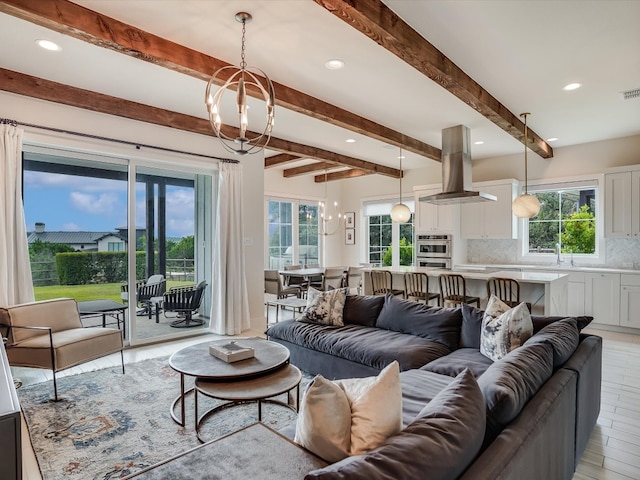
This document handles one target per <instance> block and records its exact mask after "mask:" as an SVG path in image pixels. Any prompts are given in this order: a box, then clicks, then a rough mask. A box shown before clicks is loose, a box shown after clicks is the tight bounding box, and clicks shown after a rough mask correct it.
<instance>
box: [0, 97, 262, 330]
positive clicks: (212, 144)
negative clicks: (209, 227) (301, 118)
mask: <svg viewBox="0 0 640 480" xmlns="http://www.w3.org/2000/svg"><path fill="white" fill-rule="evenodd" d="M0 105H1V106H2V108H1V110H0V116H2V117H3V118H10V119H13V120H17V121H18V122H20V123H31V124H36V125H42V126H47V127H54V128H58V129H62V130H70V131H76V132H82V133H87V134H91V135H99V136H102V137H109V138H116V139H120V140H127V141H131V142H138V143H143V144H148V145H156V146H161V147H165V148H171V149H175V150H184V151H188V152H194V153H200V154H204V155H211V156H220V157H224V158H229V154H228V153H227V152H226V151H225V150H224V149H223V148H222V146H221V145H220V144H219V141H218V140H217V139H216V138H215V137H213V136H206V135H198V134H194V133H189V132H183V131H180V130H176V129H172V128H167V127H160V126H156V125H151V124H147V123H143V122H138V121H135V120H128V119H125V118H120V117H116V116H111V115H105V114H101V113H96V112H91V111H88V110H83V109H78V108H73V107H67V106H63V105H59V104H55V103H52V102H46V101H43V100H37V99H33V98H29V97H23V96H21V95H16V94H13V93H6V92H0ZM23 128H24V129H25V134H24V137H23V141H24V142H25V143H34V144H41V145H47V146H54V147H55V146H59V147H64V148H65V149H70V150H77V151H83V152H90V153H94V154H104V152H110V153H109V154H108V156H118V157H124V158H138V159H141V160H145V161H149V162H150V163H153V164H156V165H158V166H167V167H169V168H180V166H181V165H187V164H189V165H193V166H195V167H198V168H202V169H204V170H205V171H206V170H207V169H211V168H212V162H213V161H212V160H208V159H198V158H196V157H192V156H180V155H177V154H171V153H164V152H161V151H158V150H155V149H145V148H144V147H143V148H141V149H136V148H135V147H134V146H129V145H119V144H115V143H112V142H106V141H101V140H91V139H85V138H82V137H77V136H70V135H64V134H57V133H48V132H46V131H43V130H38V129H33V128H29V127H23ZM242 165H243V201H244V207H245V208H244V218H243V224H244V237H245V239H248V240H247V241H248V243H251V245H250V246H245V254H246V272H245V273H246V277H247V288H248V290H249V302H250V305H249V307H250V315H251V321H252V325H254V326H256V327H257V328H261V327H264V305H263V291H264V279H263V273H262V264H263V259H262V255H263V249H262V245H263V244H264V239H263V229H262V224H263V223H262V219H263V212H262V205H263V199H264V179H263V172H264V168H263V165H264V158H263V155H262V154H258V155H252V156H250V157H248V158H247V159H242ZM239 241H241V240H240V239H239ZM246 243H247V242H245V244H246ZM257 266H259V268H256V267H257Z"/></svg>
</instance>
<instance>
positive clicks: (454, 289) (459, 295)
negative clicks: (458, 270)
mask: <svg viewBox="0 0 640 480" xmlns="http://www.w3.org/2000/svg"><path fill="white" fill-rule="evenodd" d="M439 280H440V298H441V299H442V300H441V301H440V305H442V306H443V307H446V306H447V303H453V304H454V305H459V304H462V303H475V304H476V305H477V306H478V308H480V297H473V296H471V295H467V283H466V282H465V280H464V277H463V276H462V275H458V274H455V273H441V274H440V276H439Z"/></svg>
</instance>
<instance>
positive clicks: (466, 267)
mask: <svg viewBox="0 0 640 480" xmlns="http://www.w3.org/2000/svg"><path fill="white" fill-rule="evenodd" d="M454 269H458V270H460V271H463V272H467V271H476V272H482V271H486V272H496V271H499V270H510V269H517V270H523V271H525V270H526V271H530V270H534V271H540V270H544V271H552V272H558V273H559V272H569V273H570V272H594V273H628V274H635V275H640V270H634V269H626V268H609V267H580V266H572V265H560V266H558V265H536V264H524V263H523V264H501V265H500V264H498V265H494V264H475V263H469V264H461V265H456V266H455V267H454Z"/></svg>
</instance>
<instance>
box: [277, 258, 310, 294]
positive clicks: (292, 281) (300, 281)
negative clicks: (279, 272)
mask: <svg viewBox="0 0 640 480" xmlns="http://www.w3.org/2000/svg"><path fill="white" fill-rule="evenodd" d="M300 269H302V265H300V264H298V265H285V266H284V268H283V270H300ZM284 286H285V287H289V286H298V287H300V288H302V289H305V290H306V289H307V287H308V286H309V284H308V282H307V281H306V280H305V279H304V278H300V277H289V276H287V275H285V276H284Z"/></svg>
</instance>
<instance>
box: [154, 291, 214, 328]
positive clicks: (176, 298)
mask: <svg viewBox="0 0 640 480" xmlns="http://www.w3.org/2000/svg"><path fill="white" fill-rule="evenodd" d="M206 288H207V282H205V281H202V282H200V283H199V284H198V285H190V286H184V287H173V288H171V289H170V290H169V291H168V292H166V293H165V294H164V295H163V296H162V308H163V309H164V313H165V316H166V314H167V312H175V313H177V314H178V317H180V318H179V319H178V320H175V321H173V322H171V324H170V325H171V326H172V327H175V328H189V327H197V326H200V325H202V324H203V323H204V320H202V319H196V320H194V319H193V318H192V317H193V314H194V313H197V312H198V309H199V308H200V303H201V302H202V297H203V294H204V291H205V289H206Z"/></svg>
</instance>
